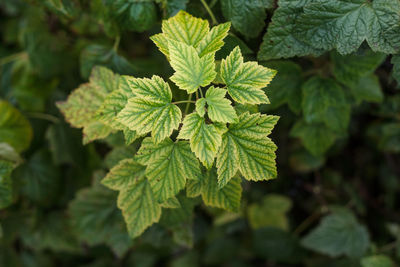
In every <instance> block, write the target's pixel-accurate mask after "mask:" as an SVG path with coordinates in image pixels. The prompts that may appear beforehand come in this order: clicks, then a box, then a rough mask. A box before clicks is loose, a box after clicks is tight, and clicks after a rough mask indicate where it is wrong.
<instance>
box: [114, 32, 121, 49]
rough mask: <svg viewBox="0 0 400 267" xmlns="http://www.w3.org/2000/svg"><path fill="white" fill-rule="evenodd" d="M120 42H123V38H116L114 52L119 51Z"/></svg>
mask: <svg viewBox="0 0 400 267" xmlns="http://www.w3.org/2000/svg"><path fill="white" fill-rule="evenodd" d="M120 41H121V36H119V35H118V36H117V37H115V41H114V46H113V50H114V51H115V52H117V51H118V47H119V42H120Z"/></svg>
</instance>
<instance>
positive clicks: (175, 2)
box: [159, 0, 189, 17]
mask: <svg viewBox="0 0 400 267" xmlns="http://www.w3.org/2000/svg"><path fill="white" fill-rule="evenodd" d="M159 1H160V2H161V3H162V7H163V9H165V10H166V12H167V16H168V17H172V16H175V15H176V14H177V13H178V12H179V11H180V10H185V9H186V5H187V4H188V2H189V0H159Z"/></svg>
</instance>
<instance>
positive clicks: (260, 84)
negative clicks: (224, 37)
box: [220, 47, 276, 104]
mask: <svg viewBox="0 0 400 267" xmlns="http://www.w3.org/2000/svg"><path fill="white" fill-rule="evenodd" d="M275 74H276V71H274V70H271V69H268V68H266V67H263V66H261V65H258V64H257V62H246V63H243V56H242V53H241V52H240V48H239V47H236V48H235V49H234V50H233V51H232V52H231V53H230V55H229V56H228V57H227V58H226V59H223V60H222V62H221V70H220V75H221V78H222V81H223V82H224V83H225V84H226V85H227V89H228V93H229V95H230V96H231V97H232V98H233V100H235V101H236V102H239V103H242V104H246V103H248V104H262V103H265V104H268V103H269V100H268V97H267V96H266V95H265V93H264V91H263V90H261V89H262V88H264V87H266V86H267V85H268V84H269V83H270V82H271V80H272V78H273V77H274V76H275Z"/></svg>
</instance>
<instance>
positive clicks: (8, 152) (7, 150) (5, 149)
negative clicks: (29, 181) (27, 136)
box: [0, 143, 23, 164]
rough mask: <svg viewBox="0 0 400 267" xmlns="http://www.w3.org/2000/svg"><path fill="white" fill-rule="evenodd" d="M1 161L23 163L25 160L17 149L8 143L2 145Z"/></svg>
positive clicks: (0, 149) (0, 148) (0, 145)
mask: <svg viewBox="0 0 400 267" xmlns="http://www.w3.org/2000/svg"><path fill="white" fill-rule="evenodd" d="M0 160H6V161H11V162H13V163H17V164H18V163H21V162H22V161H23V160H22V158H21V156H20V155H19V154H18V153H17V151H15V149H14V148H13V147H12V146H10V145H9V144H7V143H0Z"/></svg>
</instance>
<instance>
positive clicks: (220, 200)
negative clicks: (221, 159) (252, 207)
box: [201, 169, 242, 212]
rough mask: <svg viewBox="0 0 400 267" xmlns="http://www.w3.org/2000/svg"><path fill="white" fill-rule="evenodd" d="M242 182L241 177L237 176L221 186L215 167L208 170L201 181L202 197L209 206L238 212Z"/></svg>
mask: <svg viewBox="0 0 400 267" xmlns="http://www.w3.org/2000/svg"><path fill="white" fill-rule="evenodd" d="M241 182H242V180H241V179H240V177H237V176H236V177H234V178H232V179H231V180H230V181H229V182H228V183H227V184H226V185H225V186H224V187H223V188H220V187H219V186H218V183H217V174H216V171H215V169H211V170H208V171H207V173H206V174H205V175H204V177H203V179H202V181H201V183H202V185H201V196H202V199H203V201H204V203H205V204H206V205H208V206H212V207H217V208H221V209H225V210H229V211H233V212H238V211H239V208H240V199H241V196H242V186H241V185H240V184H241Z"/></svg>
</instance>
